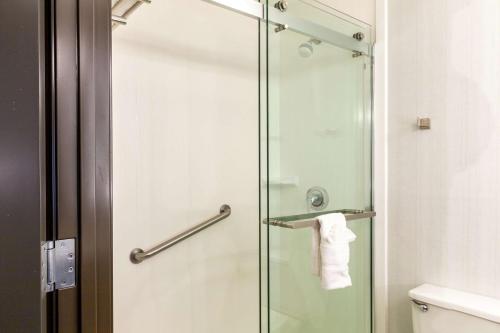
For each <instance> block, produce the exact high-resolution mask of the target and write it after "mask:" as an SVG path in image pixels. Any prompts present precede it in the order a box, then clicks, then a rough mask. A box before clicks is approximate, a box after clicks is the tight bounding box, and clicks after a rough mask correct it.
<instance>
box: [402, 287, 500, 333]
mask: <svg viewBox="0 0 500 333" xmlns="http://www.w3.org/2000/svg"><path fill="white" fill-rule="evenodd" d="M409 295H410V298H411V303H412V317H413V332H414V333H500V300H497V299H493V298H489V297H484V296H480V295H475V294H470V293H465V292H461V291H458V290H453V289H448V288H442V287H437V286H433V285H430V284H424V285H422V286H420V287H418V288H415V289H413V290H410V292H409Z"/></svg>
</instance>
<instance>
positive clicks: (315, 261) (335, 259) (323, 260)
mask: <svg viewBox="0 0 500 333" xmlns="http://www.w3.org/2000/svg"><path fill="white" fill-rule="evenodd" d="M318 221H319V223H318V224H316V225H315V226H313V228H312V231H313V235H312V255H311V258H312V272H313V274H315V275H317V276H319V277H320V278H321V286H322V287H323V288H324V289H327V290H330V289H339V288H345V287H349V286H352V282H351V277H350V275H349V266H348V265H349V243H350V242H352V241H354V240H355V239H356V235H355V234H354V233H353V232H352V231H351V230H350V229H349V228H347V223H346V220H345V216H344V214H341V213H332V214H326V215H321V216H319V217H318Z"/></svg>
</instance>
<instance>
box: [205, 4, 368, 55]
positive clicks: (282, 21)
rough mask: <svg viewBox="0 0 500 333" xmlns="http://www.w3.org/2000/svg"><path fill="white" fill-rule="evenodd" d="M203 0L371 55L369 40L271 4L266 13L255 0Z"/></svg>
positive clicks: (264, 6)
mask: <svg viewBox="0 0 500 333" xmlns="http://www.w3.org/2000/svg"><path fill="white" fill-rule="evenodd" d="M203 1H205V2H208V3H211V4H214V5H216V6H219V7H223V8H226V9H229V10H231V11H233V12H236V13H240V14H243V15H246V16H248V17H251V18H254V19H258V20H265V19H266V16H267V18H268V20H269V22H270V23H272V24H274V25H276V26H278V27H282V28H281V30H280V31H282V30H286V29H289V30H291V31H294V32H298V33H301V34H305V35H308V36H309V37H312V38H315V39H318V40H321V41H323V42H325V43H328V44H332V45H335V46H337V47H341V48H343V49H347V50H350V51H354V52H359V53H360V54H364V55H371V44H369V43H367V42H364V41H361V40H358V39H357V38H355V37H354V36H348V35H344V34H342V33H340V32H337V31H334V30H331V29H329V28H327V27H324V26H321V25H319V24H316V23H314V22H310V21H307V20H304V19H301V18H298V17H295V16H293V15H290V14H287V13H285V12H282V11H280V10H279V9H277V8H274V7H271V6H269V7H268V8H267V15H266V7H267V6H266V5H265V4H263V3H259V2H257V1H255V0H203Z"/></svg>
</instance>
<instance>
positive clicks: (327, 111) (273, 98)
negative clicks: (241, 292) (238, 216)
mask: <svg viewBox="0 0 500 333" xmlns="http://www.w3.org/2000/svg"><path fill="white" fill-rule="evenodd" d="M284 3H285V2H281V1H269V2H268V3H266V4H265V5H266V8H265V14H264V15H265V18H264V20H262V23H261V58H260V59H261V94H260V97H261V180H262V184H261V221H262V226H261V258H262V259H261V262H262V283H261V291H262V301H261V304H262V313H261V319H262V320H261V323H262V330H263V331H264V332H269V333H299V332H300V333H304V332H307V333H327V332H328V333H347V332H349V333H369V332H371V330H372V318H371V316H372V315H371V312H372V311H371V308H372V301H371V297H372V292H371V262H372V260H371V258H372V256H371V223H372V220H371V217H373V216H374V213H373V212H372V189H371V183H372V180H371V179H372V174H371V146H372V145H371V140H372V137H371V127H372V126H371V123H372V119H371V112H372V111H371V110H372V105H371V101H372V98H371V96H372V93H371V82H372V57H371V29H370V27H369V26H366V25H364V24H362V23H360V22H356V21H353V20H352V19H349V18H346V17H341V16H340V14H338V13H335V12H334V11H333V10H332V9H331V8H329V7H328V6H325V5H323V4H322V3H321V2H319V1H305V0H289V1H288V2H286V6H281V5H280V4H284ZM332 211H334V212H342V213H344V215H345V216H346V219H347V220H348V221H347V225H348V227H349V228H350V229H351V230H352V231H353V232H354V233H355V235H356V236H357V238H356V240H355V241H354V242H352V243H351V244H350V264H349V268H350V275H351V278H352V286H351V287H348V288H343V289H338V290H324V289H322V288H321V286H320V281H319V278H318V277H317V276H315V275H313V274H312V272H311V261H312V259H311V242H312V240H311V238H312V228H311V226H312V225H313V224H314V223H317V221H316V217H317V216H318V215H321V214H325V213H327V212H332Z"/></svg>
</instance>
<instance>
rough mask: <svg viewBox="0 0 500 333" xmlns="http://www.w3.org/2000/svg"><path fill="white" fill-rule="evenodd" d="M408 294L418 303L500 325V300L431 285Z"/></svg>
mask: <svg viewBox="0 0 500 333" xmlns="http://www.w3.org/2000/svg"><path fill="white" fill-rule="evenodd" d="M408 294H409V296H410V297H411V298H412V299H414V300H416V301H420V302H423V303H427V304H430V305H435V306H439V307H441V308H445V309H449V310H455V311H459V312H463V313H466V314H469V315H472V316H476V317H480V318H484V319H487V320H490V321H493V322H496V323H500V300H498V299H494V298H490V297H485V296H481V295H476V294H471V293H466V292H463V291H458V290H454V289H449V288H443V287H438V286H434V285H431V284H424V285H421V286H420V287H417V288H415V289H412V290H410V292H409V293H408Z"/></svg>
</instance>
